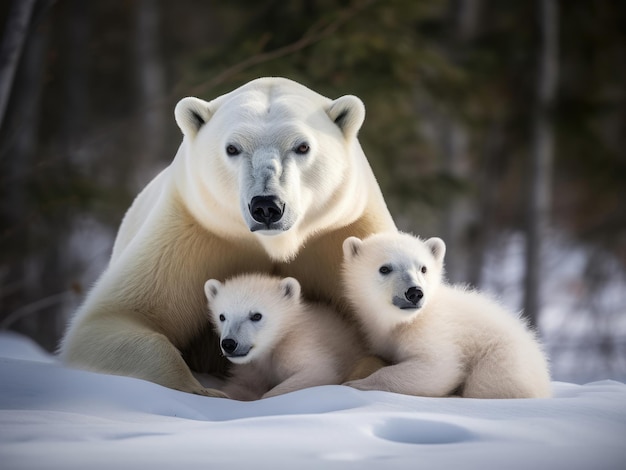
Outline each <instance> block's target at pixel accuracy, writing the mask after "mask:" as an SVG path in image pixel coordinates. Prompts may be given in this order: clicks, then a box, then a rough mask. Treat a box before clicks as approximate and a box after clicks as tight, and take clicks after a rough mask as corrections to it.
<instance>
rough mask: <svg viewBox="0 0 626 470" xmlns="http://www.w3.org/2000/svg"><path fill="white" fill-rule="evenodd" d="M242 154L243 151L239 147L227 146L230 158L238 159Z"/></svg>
mask: <svg viewBox="0 0 626 470" xmlns="http://www.w3.org/2000/svg"><path fill="white" fill-rule="evenodd" d="M240 153H241V150H239V149H238V148H237V147H235V146H234V145H233V144H229V145H227V146H226V154H227V155H228V156H229V157H236V156H237V155H239V154H240Z"/></svg>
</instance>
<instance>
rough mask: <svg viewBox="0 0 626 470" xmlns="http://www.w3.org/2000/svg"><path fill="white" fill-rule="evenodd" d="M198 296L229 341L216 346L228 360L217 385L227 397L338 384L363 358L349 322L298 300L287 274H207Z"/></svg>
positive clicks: (294, 284) (261, 395) (222, 337)
mask: <svg viewBox="0 0 626 470" xmlns="http://www.w3.org/2000/svg"><path fill="white" fill-rule="evenodd" d="M205 294H206V297H207V300H208V304H209V309H210V311H211V314H210V315H211V322H212V323H213V325H214V326H215V328H216V330H217V332H218V334H219V336H220V341H225V340H226V341H234V342H236V344H237V348H236V349H234V350H231V351H228V350H226V349H224V347H222V352H223V353H224V354H225V355H226V356H227V357H228V359H229V360H230V361H231V362H233V363H234V365H233V367H232V369H231V371H230V377H229V379H228V380H227V383H226V386H225V387H224V389H223V391H224V392H225V393H226V394H227V395H228V396H229V397H231V398H234V399H237V400H256V399H259V398H267V397H271V396H275V395H280V394H283V393H288V392H292V391H295V390H300V389H303V388H306V387H313V386H316V385H331V384H340V383H341V382H343V381H344V380H346V379H347V377H348V375H349V373H350V371H351V370H352V369H353V368H354V367H355V364H356V363H357V361H358V360H359V359H360V358H362V357H363V349H362V347H361V345H360V344H359V341H358V337H357V336H356V334H355V332H354V331H353V330H354V328H353V327H351V326H350V325H349V324H347V323H346V322H344V321H343V320H342V319H341V318H340V317H339V315H337V313H336V312H334V311H332V310H331V309H330V308H328V307H325V306H323V305H321V304H313V303H308V302H304V301H302V300H301V298H300V284H299V283H298V281H297V280H295V279H294V278H285V279H280V278H275V277H270V276H267V275H260V274H248V275H241V276H237V277H235V278H232V279H229V280H227V281H226V282H224V283H221V282H220V281H218V280H215V279H210V280H208V281H207V282H206V284H205ZM255 315H256V317H255ZM222 344H223V343H222Z"/></svg>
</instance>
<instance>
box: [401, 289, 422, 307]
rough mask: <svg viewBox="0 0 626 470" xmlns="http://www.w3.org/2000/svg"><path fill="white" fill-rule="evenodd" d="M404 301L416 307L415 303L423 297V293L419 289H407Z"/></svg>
mask: <svg viewBox="0 0 626 470" xmlns="http://www.w3.org/2000/svg"><path fill="white" fill-rule="evenodd" d="M404 296H405V297H406V300H408V301H409V302H411V303H412V304H413V305H417V303H418V302H419V301H420V300H421V299H422V297H424V291H422V289H420V288H419V287H415V286H413V287H409V288H408V290H407V291H406V292H405V293H404Z"/></svg>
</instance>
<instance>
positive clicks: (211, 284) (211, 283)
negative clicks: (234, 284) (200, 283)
mask: <svg viewBox="0 0 626 470" xmlns="http://www.w3.org/2000/svg"><path fill="white" fill-rule="evenodd" d="M221 288H222V283H221V282H220V281H218V280H217V279H209V280H208V281H207V282H205V283H204V294H205V295H206V298H207V300H208V301H209V302H211V301H212V300H214V299H215V297H217V293H218V292H219V291H220V289H221Z"/></svg>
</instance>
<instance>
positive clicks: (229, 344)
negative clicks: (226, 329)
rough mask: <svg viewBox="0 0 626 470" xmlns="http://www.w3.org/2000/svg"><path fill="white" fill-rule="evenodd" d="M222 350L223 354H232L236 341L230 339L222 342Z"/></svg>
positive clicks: (235, 347)
mask: <svg viewBox="0 0 626 470" xmlns="http://www.w3.org/2000/svg"><path fill="white" fill-rule="evenodd" d="M222 349H223V350H224V352H227V353H229V354H230V353H232V352H234V351H235V349H237V341H235V340H234V339H231V338H226V339H223V340H222Z"/></svg>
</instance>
